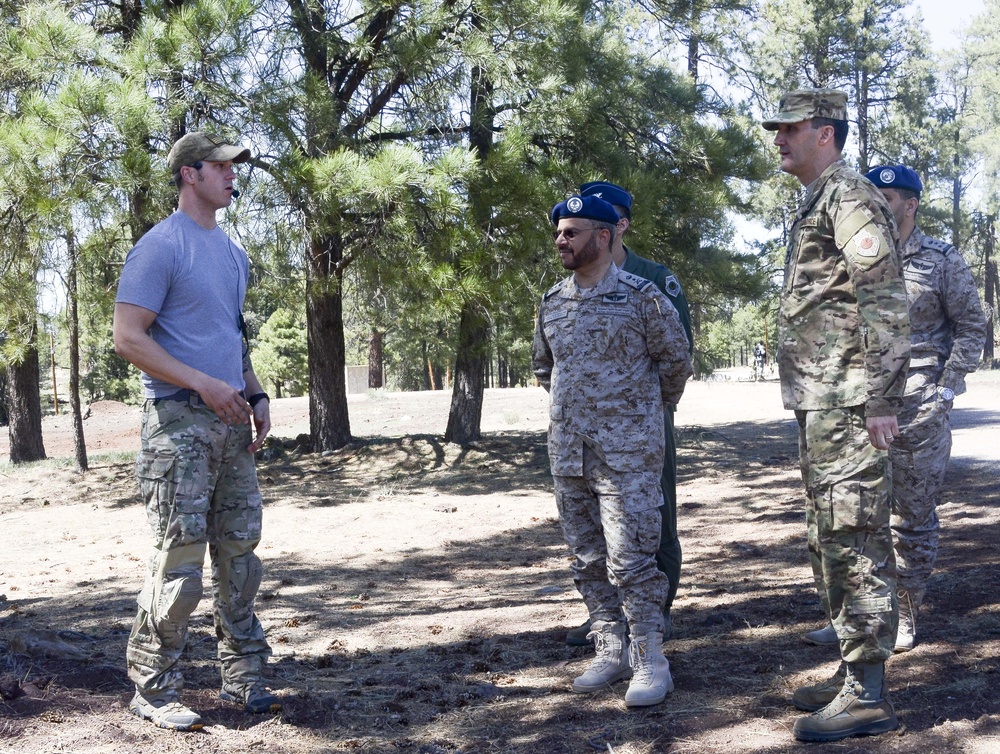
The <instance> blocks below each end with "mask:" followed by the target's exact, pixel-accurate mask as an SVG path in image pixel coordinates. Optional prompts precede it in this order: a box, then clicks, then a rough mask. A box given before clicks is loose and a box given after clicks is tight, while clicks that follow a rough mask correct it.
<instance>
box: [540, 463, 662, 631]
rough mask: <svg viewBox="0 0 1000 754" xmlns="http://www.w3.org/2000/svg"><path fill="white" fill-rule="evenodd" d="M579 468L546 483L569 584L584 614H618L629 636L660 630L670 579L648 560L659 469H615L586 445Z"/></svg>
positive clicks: (655, 526)
mask: <svg viewBox="0 0 1000 754" xmlns="http://www.w3.org/2000/svg"><path fill="white" fill-rule="evenodd" d="M583 472H584V473H583V476H579V477H565V476H554V477H553V481H554V483H555V492H556V507H557V508H558V510H559V522H560V523H561V524H562V530H563V536H564V537H565V539H566V544H567V545H569V548H570V552H572V553H573V564H572V566H571V568H572V570H573V581H574V583H575V584H576V588H577V589H578V590H579V592H580V596H582V597H583V601H584V603H585V604H586V605H587V610H588V611H589V613H590V619H591V621H593V622H597V621H612V622H618V621H621V620H622V618H623V617H624V618H625V619H626V620H627V621H628V625H629V630H630V631H631V633H632V636H648V635H649V632H651V631H657V632H659V633H663V630H664V621H663V603H664V600H666V598H667V588H668V586H669V581H668V580H667V577H666V575H665V574H664V573H662V572H661V571H660V570H659V568H657V566H656V560H655V559H654V557H653V553H654V552H655V551H656V547H657V544H658V542H659V539H660V511H659V506H660V504H661V501H662V496H661V494H660V485H659V478H658V474H657V473H656V472H655V471H646V472H618V471H614V470H613V469H611V468H609V467H608V465H607V464H606V463H604V461H602V460H601V457H600V455H599V454H598V453H597V451H596V450H594V449H593V448H591V447H590V444H589V443H588V444H585V445H584V446H583Z"/></svg>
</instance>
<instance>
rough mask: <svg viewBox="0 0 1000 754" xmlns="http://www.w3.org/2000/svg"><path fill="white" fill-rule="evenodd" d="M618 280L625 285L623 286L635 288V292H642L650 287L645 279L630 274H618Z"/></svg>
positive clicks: (649, 283)
mask: <svg viewBox="0 0 1000 754" xmlns="http://www.w3.org/2000/svg"><path fill="white" fill-rule="evenodd" d="M618 279H619V280H621V281H622V282H623V283H625V285H628V286H630V287H632V288H635V289H636V290H637V291H644V290H646V289H647V288H648V287H649V286H651V285H652V283H651V282H649V281H648V280H646V278H641V277H639V276H638V275H633V274H632V273H631V272H620V273H619V275H618Z"/></svg>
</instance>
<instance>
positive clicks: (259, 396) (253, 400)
mask: <svg viewBox="0 0 1000 754" xmlns="http://www.w3.org/2000/svg"><path fill="white" fill-rule="evenodd" d="M261 401H267V402H268V403H270V402H271V396H269V395H268V394H267V393H255V394H254V395H251V396H250V397H249V398H247V403H249V404H250V408H253V407H254V406H256V405H257V404H258V403H260V402H261Z"/></svg>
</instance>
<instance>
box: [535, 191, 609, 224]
mask: <svg viewBox="0 0 1000 754" xmlns="http://www.w3.org/2000/svg"><path fill="white" fill-rule="evenodd" d="M564 217H579V218H582V219H585V220H597V221H598V222H602V223H611V224H612V225H614V224H615V223H617V222H618V221H619V220H620V219H621V218H620V217H618V213H617V212H615V208H614V207H612V206H611V205H610V204H608V203H607V202H606V201H604V200H603V199H600V198H598V197H596V196H571V197H570V198H569V199H567V200H566V201H564V202H559V204H557V205H556V206H555V207H553V208H552V224H553V225H558V224H559V220H560V219H562V218H564Z"/></svg>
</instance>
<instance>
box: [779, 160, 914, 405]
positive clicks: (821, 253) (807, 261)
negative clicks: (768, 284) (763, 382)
mask: <svg viewBox="0 0 1000 754" xmlns="http://www.w3.org/2000/svg"><path fill="white" fill-rule="evenodd" d="M778 326H779V333H778V353H777V362H778V369H779V373H780V376H781V393H782V399H783V401H784V404H785V408H789V409H801V410H807V411H808V410H817V409H830V408H843V407H847V406H861V405H863V406H864V407H865V411H866V413H867V414H868V415H870V416H890V415H894V414H896V413H897V412H898V410H899V407H900V405H901V402H902V395H903V388H904V380H905V377H906V368H907V362H908V360H909V354H910V328H909V320H908V317H907V310H906V288H905V286H904V284H903V278H902V275H901V267H900V256H899V249H898V236H897V233H896V224H895V221H894V220H893V218H892V214H891V212H890V210H889V207H888V205H887V204H886V202H885V199H883V198H882V195H881V193H880V192H879V190H878V189H876V188H875V187H874V186H873V185H872V184H871V183H870V182H869V181H867V180H865V178H864V177H863V176H862V175H861V174H860V173H858V172H856V171H854V170H851V169H850V168H848V167H847V166H846V165H845V164H844V162H843V161H838V162H835V163H834V164H833V165H831V166H830V167H828V168H827V169H826V170H825V171H824V172H823V174H822V175H821V176H820V177H819V178H817V179H816V181H815V182H814V183H813V184H812V185H811V186H810V187H809V191H808V194H807V196H806V198H805V201H804V202H803V203H802V205H801V206H799V208H798V210H797V211H796V213H795V217H794V221H793V224H792V228H791V231H790V233H789V241H788V256H787V257H786V261H785V281H784V286H783V290H782V295H781V308H780V310H779V314H778Z"/></svg>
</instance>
